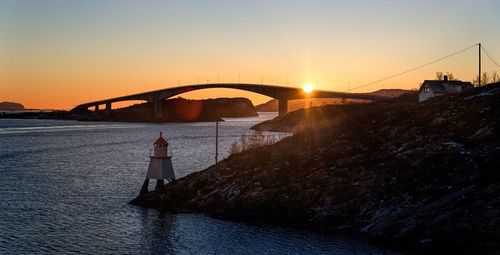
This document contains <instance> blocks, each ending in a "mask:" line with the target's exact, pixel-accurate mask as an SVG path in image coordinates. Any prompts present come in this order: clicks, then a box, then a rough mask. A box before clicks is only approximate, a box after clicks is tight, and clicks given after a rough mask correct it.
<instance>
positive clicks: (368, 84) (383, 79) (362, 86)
mask: <svg viewBox="0 0 500 255" xmlns="http://www.w3.org/2000/svg"><path fill="white" fill-rule="evenodd" d="M477 45H478V44H474V45H472V46H469V47H467V48H465V49H461V50H459V51H456V52H453V53H451V54H449V55H446V56H444V57H442V58H438V59H436V60H434V61H431V62H428V63H426V64H423V65H419V66H417V67H414V68H412V69H409V70H406V71H403V72H400V73H397V74H394V75H391V76H388V77H385V78H382V79H380V80H376V81H373V82H369V83H366V84H363V85H361V86H358V87H355V88H352V89H350V91H353V90H356V89H360V88H364V87H366V86H370V85H372V84H375V83H379V82H381V81H385V80H389V79H392V78H394V77H397V76H400V75H403V74H406V73H409V72H413V71H415V70H417V69H420V68H422V67H426V66H428V65H432V64H434V63H436V62H439V61H441V60H444V59H447V58H449V57H452V56H455V55H457V54H460V53H462V52H464V51H467V50H469V49H472V48H474V47H476V46H477Z"/></svg>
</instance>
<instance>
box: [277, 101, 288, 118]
mask: <svg viewBox="0 0 500 255" xmlns="http://www.w3.org/2000/svg"><path fill="white" fill-rule="evenodd" d="M287 112H288V100H287V99H284V98H283V99H279V100H278V113H279V115H280V116H281V115H284V114H286V113H287Z"/></svg>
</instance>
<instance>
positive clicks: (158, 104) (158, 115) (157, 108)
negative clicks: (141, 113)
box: [154, 100, 162, 119]
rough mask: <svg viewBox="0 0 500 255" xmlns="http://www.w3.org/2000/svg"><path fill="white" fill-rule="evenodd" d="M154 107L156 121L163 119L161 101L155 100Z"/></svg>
mask: <svg viewBox="0 0 500 255" xmlns="http://www.w3.org/2000/svg"><path fill="white" fill-rule="evenodd" d="M154 107H155V119H159V118H161V116H162V112H161V102H160V100H155V101H154Z"/></svg>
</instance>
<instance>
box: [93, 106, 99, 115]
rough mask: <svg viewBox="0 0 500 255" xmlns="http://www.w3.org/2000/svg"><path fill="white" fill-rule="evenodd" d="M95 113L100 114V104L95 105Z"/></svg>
mask: <svg viewBox="0 0 500 255" xmlns="http://www.w3.org/2000/svg"><path fill="white" fill-rule="evenodd" d="M94 113H95V115H99V105H98V104H96V105H94Z"/></svg>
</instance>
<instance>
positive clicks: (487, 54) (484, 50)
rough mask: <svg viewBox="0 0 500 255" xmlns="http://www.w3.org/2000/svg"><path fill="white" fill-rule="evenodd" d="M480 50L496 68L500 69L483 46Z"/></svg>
mask: <svg viewBox="0 0 500 255" xmlns="http://www.w3.org/2000/svg"><path fill="white" fill-rule="evenodd" d="M481 49H482V50H483V52H484V54H486V56H487V57H488V58H489V59H490V60H491V62H493V63H494V64H495V65H496V66H497V67H500V65H499V64H498V63H497V62H496V61H495V60H494V59H493V58H492V57H491V55H490V54H489V53H488V51H486V49H485V48H484V46H482V47H481Z"/></svg>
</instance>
